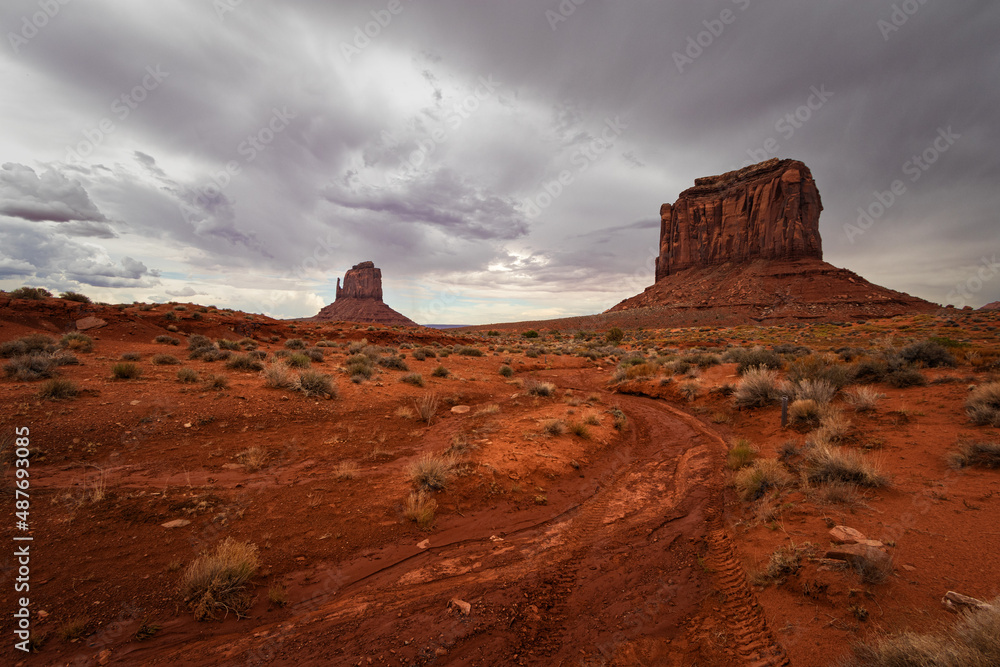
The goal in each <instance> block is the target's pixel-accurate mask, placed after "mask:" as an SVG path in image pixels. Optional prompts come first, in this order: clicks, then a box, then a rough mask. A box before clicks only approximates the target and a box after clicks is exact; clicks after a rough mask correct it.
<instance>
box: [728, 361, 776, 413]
mask: <svg viewBox="0 0 1000 667" xmlns="http://www.w3.org/2000/svg"><path fill="white" fill-rule="evenodd" d="M779 398H781V393H780V391H779V387H778V373H777V371H773V370H771V369H769V368H750V369H748V370H746V371H745V372H744V373H743V379H741V380H740V383H739V385H738V386H737V387H736V391H735V392H734V393H733V402H734V404H735V405H736V407H738V408H762V407H765V406H768V405H771V404H772V403H774V402H775V401H777V400H778V399H779Z"/></svg>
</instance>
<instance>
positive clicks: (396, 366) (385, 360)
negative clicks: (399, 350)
mask: <svg viewBox="0 0 1000 667" xmlns="http://www.w3.org/2000/svg"><path fill="white" fill-rule="evenodd" d="M378 365H379V366H381V367H382V368H388V369H389V370H392V371H408V370H410V367H409V366H407V365H406V362H405V361H403V359H402V357H400V356H399V355H396V354H390V355H386V356H384V357H379V358H378Z"/></svg>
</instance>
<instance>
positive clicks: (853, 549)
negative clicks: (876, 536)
mask: <svg viewBox="0 0 1000 667" xmlns="http://www.w3.org/2000/svg"><path fill="white" fill-rule="evenodd" d="M824 557H825V558H833V559H835V560H842V561H847V562H848V563H850V564H851V565H853V566H855V567H864V568H877V569H883V568H886V569H888V568H891V567H892V558H890V557H889V554H887V553H886V552H885V551H883V550H882V549H879V548H878V547H873V546H869V545H867V544H842V545H840V546H838V547H835V548H833V549H830V550H829V551H827V552H826V554H825V555H824Z"/></svg>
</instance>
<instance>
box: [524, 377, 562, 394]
mask: <svg viewBox="0 0 1000 667" xmlns="http://www.w3.org/2000/svg"><path fill="white" fill-rule="evenodd" d="M524 389H525V391H526V392H527V393H528V394H529V395H530V396H551V395H552V394H554V393H555V391H556V386H555V385H554V384H552V383H551V382H538V381H537V380H528V381H527V382H525V383H524Z"/></svg>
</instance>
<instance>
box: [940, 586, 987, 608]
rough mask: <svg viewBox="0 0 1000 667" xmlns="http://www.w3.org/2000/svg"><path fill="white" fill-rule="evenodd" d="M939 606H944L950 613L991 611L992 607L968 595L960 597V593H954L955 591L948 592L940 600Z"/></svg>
mask: <svg viewBox="0 0 1000 667" xmlns="http://www.w3.org/2000/svg"><path fill="white" fill-rule="evenodd" d="M941 604H943V605H944V606H945V608H946V609H950V610H951V611H963V610H965V609H992V608H993V605H991V604H988V603H986V602H983V601H982V600H977V599H976V598H970V597H969V596H968V595H962V594H961V593H956V592H955V591H948V592H947V593H945V594H944V597H943V598H941Z"/></svg>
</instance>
